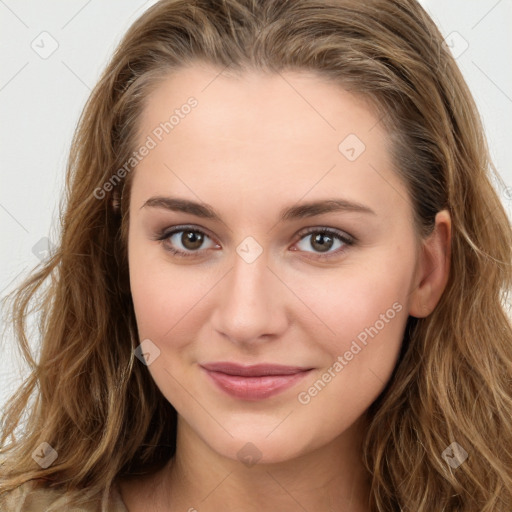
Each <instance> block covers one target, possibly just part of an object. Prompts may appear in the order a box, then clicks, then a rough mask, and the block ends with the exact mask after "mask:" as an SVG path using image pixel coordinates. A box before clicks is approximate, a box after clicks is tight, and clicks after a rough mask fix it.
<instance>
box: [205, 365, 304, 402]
mask: <svg viewBox="0 0 512 512" xmlns="http://www.w3.org/2000/svg"><path fill="white" fill-rule="evenodd" d="M200 366H201V369H202V370H203V371H204V372H205V373H206V375H207V377H208V378H209V379H210V381H211V382H212V383H213V384H214V385H215V386H216V387H217V389H220V390H222V391H223V392H224V393H226V394H228V395H230V396H232V397H234V398H238V399H242V400H248V401H256V400H263V399H265V398H270V397H271V396H274V395H277V394H279V393H282V392H284V391H285V390H287V389H289V388H291V387H292V386H294V385H296V384H297V383H298V382H299V381H301V380H303V379H304V378H305V377H306V376H307V375H309V374H310V373H311V371H312V370H313V368H304V367H298V366H283V365H272V364H259V365H253V366H242V365H238V364H234V363H224V362H220V363H208V364H203V365H200Z"/></svg>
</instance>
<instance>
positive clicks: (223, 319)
mask: <svg viewBox="0 0 512 512" xmlns="http://www.w3.org/2000/svg"><path fill="white" fill-rule="evenodd" d="M268 263H269V261H268V258H267V252H266V251H263V248H261V249H258V248H257V246H256V245H255V244H254V241H251V240H248V241H246V242H245V243H244V242H242V243H241V244H240V245H239V246H238V248H237V254H236V255H235V256H234V261H233V268H232V270H231V272H229V273H228V275H227V276H226V279H225V280H224V282H223V284H222V287H221V288H220V289H219V292H218V299H217V301H216V312H215V315H214V318H215V328H216V329H217V330H218V331H219V332H221V333H223V334H224V335H226V336H228V337H229V338H231V339H232V340H233V341H236V342H247V341H252V340H256V339H258V338H259V337H261V336H263V335H275V334H278V333H279V331H280V329H281V327H283V319H284V316H285V315H284V308H283V305H282V304H279V301H282V300H283V299H284V298H283V295H282V290H278V289H277V288H278V287H279V286H282V283H280V282H279V280H278V279H277V278H276V277H275V276H274V275H273V273H272V272H271V271H270V269H269V268H268V267H267V265H268Z"/></svg>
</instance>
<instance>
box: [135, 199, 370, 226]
mask: <svg viewBox="0 0 512 512" xmlns="http://www.w3.org/2000/svg"><path fill="white" fill-rule="evenodd" d="M145 207H151V208H162V209H165V210H169V211H176V212H184V213H190V214H192V215H195V216H196V217H201V218H204V219H211V220H215V221H218V222H223V221H222V219H221V217H220V215H219V214H217V213H216V212H215V210H214V209H213V207H211V206H210V205H209V204H206V203H198V202H195V201H190V200H188V199H180V198H177V197H164V196H154V197H150V198H149V199H148V200H147V201H146V202H145V203H144V204H143V205H142V206H141V209H142V208H145ZM331 212H357V213H367V214H371V215H377V214H376V213H375V212H374V211H373V210H372V209H371V208H369V207H368V206H365V205H363V204H361V203H357V202H353V201H348V200H346V199H340V198H333V199H323V200H320V201H310V202H307V203H301V204H298V205H293V206H288V207H286V208H283V209H282V210H281V212H280V214H279V220H280V221H281V222H283V221H290V220H294V219H304V218H307V217H314V216H315V215H321V214H323V213H331Z"/></svg>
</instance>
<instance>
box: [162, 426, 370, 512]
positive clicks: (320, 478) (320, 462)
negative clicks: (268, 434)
mask: <svg viewBox="0 0 512 512" xmlns="http://www.w3.org/2000/svg"><path fill="white" fill-rule="evenodd" d="M362 422H363V419H362V418H361V419H360V420H359V421H358V422H356V423H355V424H353V425H352V426H351V427H350V428H349V429H348V430H347V431H345V432H344V433H343V434H342V435H340V436H339V437H337V438H335V439H333V440H332V441H331V442H329V443H327V444H324V445H323V446H321V447H320V448H318V449H315V450H312V451H309V452H307V453H305V454H302V455H300V456H298V457H296V458H294V459H292V460H286V461H282V462H276V463H269V464H254V465H251V466H249V465H246V464H244V463H243V462H241V461H239V460H233V459H231V458H227V457H223V456H221V455H219V454H218V453H216V452H214V451H213V450H211V448H209V446H208V445H206V444H205V443H204V441H203V440H202V439H200V438H198V437H197V436H196V435H195V433H194V431H193V430H192V429H191V428H190V427H189V426H188V425H187V424H186V423H185V422H184V421H182V420H181V418H179V419H178V436H177V449H176V455H175V456H174V457H173V458H172V459H171V460H170V461H169V463H168V464H167V465H166V466H165V467H164V468H163V469H162V470H161V471H160V472H159V475H158V478H157V481H158V484H157V488H158V489H157V493H156V494H157V495H158V496H159V498H158V501H159V503H161V504H162V506H161V510H166V511H172V512H174V511H185V510H186V511H190V512H194V510H197V511H201V512H218V511H219V510H225V508H226V504H227V503H229V509H230V510H244V512H259V511H261V510H279V511H280V512H292V511H293V512H296V511H297V510H304V511H312V510H314V511H315V512H348V511H350V512H368V510H369V506H368V496H369V488H370V480H369V475H368V473H367V472H366V471H365V469H364V466H363V464H362V460H361V453H362V451H361V440H362V434H363V433H364V429H363V428H362V426H363V425H362Z"/></svg>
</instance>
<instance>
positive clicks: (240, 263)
mask: <svg viewBox="0 0 512 512" xmlns="http://www.w3.org/2000/svg"><path fill="white" fill-rule="evenodd" d="M219 73H220V70H219V69H216V68H210V67H206V66H203V65H201V66H200V65H199V64H197V65H194V66H191V67H189V68H186V69H182V70H180V71H178V72H176V73H175V74H173V75H172V76H171V77H168V78H166V79H165V80H164V81H163V82H161V83H160V84H159V85H158V87H157V88H156V89H155V90H154V91H153V93H152V94H151V95H150V96H149V97H148V98H147V104H146V107H145V109H144V111H143V114H142V116H141V118H140V132H139V133H140V142H141V143H142V142H143V141H144V140H145V139H146V137H147V136H148V135H149V134H151V133H152V130H154V128H155V127H156V126H158V125H159V123H161V122H162V121H164V120H166V119H168V117H169V114H168V113H172V111H173V110H174V109H175V108H179V107H180V106H181V105H183V104H184V103H185V102H186V100H187V98H188V97H190V96H194V97H195V98H196V99H197V100H198V106H197V107H196V108H195V109H193V110H192V111H191V112H190V114H188V115H187V116H185V117H184V118H183V119H181V120H180V122H179V124H178V125H176V126H175V127H174V129H173V130H172V131H170V132H169V134H168V135H166V136H165V137H164V138H163V140H162V141H161V142H159V143H158V144H157V146H156V147H155V148H154V149H152V150H151V151H150V152H149V154H148V155H147V156H146V157H145V158H144V159H143V160H142V161H141V162H140V163H139V164H138V165H137V167H136V171H135V174H134V176H133V178H134V181H133V187H132V191H131V199H130V228H129V235H128V253H129V266H130V283H131V291H132V295H133V301H134V305H135V311H136V317H137V324H138V329H139V335H140V339H141V340H144V339H150V340H151V341H152V343H154V345H155V346H157V347H158V349H159V350H160V354H159V355H158V357H156V358H155V359H154V362H152V363H151V364H150V365H149V366H148V367H147V370H148V371H149V372H150V374H151V376H152V377H153V379H154V381H155V383H156V385H157V386H158V387H159V389H160V390H161V391H162V393H163V394H164V396H165V397H166V398H167V399H168V400H169V402H170V403H172V405H173V406H174V407H175V408H176V410H177V412H178V439H177V452H176V453H177V455H176V456H175V457H174V458H173V459H172V460H170V461H169V463H168V465H167V466H165V467H164V468H163V469H162V470H160V471H159V472H157V473H155V474H152V475H150V476H149V477H144V478H138V479H134V478H131V479H125V480H123V481H121V491H122V496H123V500H124V501H125V503H126V504H127V506H128V508H129V510H130V511H131V512H132V511H138V510H148V509H151V510H166V511H173V512H174V511H178V510H180V511H187V510H190V511H191V512H192V510H194V508H195V509H196V510H198V511H201V512H209V511H218V510H233V511H235V510H244V511H246V512H252V511H254V512H256V511H258V512H259V511H261V510H267V511H276V510H279V511H281V512H283V511H290V512H291V511H294V512H295V511H297V510H310V511H311V510H315V511H316V512H324V511H350V512H366V511H368V510H369V509H368V505H367V499H368V495H369V477H368V475H367V474H366V473H365V471H364V469H363V466H362V463H361V448H360V443H361V439H362V435H363V433H364V430H365V425H366V423H365V412H366V410H367V409H368V407H369V406H370V405H371V403H372V402H373V401H374V400H375V399H376V398H377V397H378V395H379V394H380V393H381V391H382V390H383V389H384V387H385V385H386V383H387V381H388V380H389V378H390V376H391V373H392V371H393V369H394V367H395V365H396V361H397V357H398V354H399V350H400V346H401V343H402V339H403V333H404V329H405V325H406V321H407V317H408V315H412V316H416V317H424V316H427V315H429V314H430V313H431V311H432V310H433V309H434V307H435V305H436V304H437V303H438V301H439V298H440V296H441V294H442V292H443V290H444V288H445V286H446V282H447V279H448V270H449V257H450V230H451V223H450V217H449V214H448V212H446V211H443V212H440V213H438V215H437V217H436V229H435V231H434V233H433V234H432V235H431V236H430V237H429V238H428V239H426V240H424V241H420V240H419V239H418V238H417V235H416V233H415V231H414V227H413V223H412V222H413V221H412V219H413V217H412V211H413V210H412V203H411V201H410V199H409V197H408V194H407V191H406V188H405V185H404V184H403V183H401V181H400V180H399V178H398V176H397V175H396V174H395V171H394V170H393V165H392V162H391V160H390V157H389V153H388V149H387V147H386V131H385V129H384V127H383V126H382V124H381V123H379V118H378V117H377V115H376V114H374V113H373V112H372V110H371V108H370V107H369V105H368V104H367V103H366V102H365V101H364V100H363V99H362V98H360V97H358V96H355V95H353V94H351V93H348V92H347V91H344V90H343V89H341V88H340V87H339V86H336V85H334V84H332V83H328V82H326V81H325V80H323V79H322V78H321V77H319V76H316V75H313V74H310V73H306V72H300V73H298V72H286V73H282V74H281V75H279V74H271V75H269V74H267V75H265V74H263V73H259V72H255V71H251V72H248V71H247V72H245V73H243V74H242V75H240V76H234V75H229V76H228V75H225V74H219ZM348 134H356V135H357V137H358V138H359V139H360V140H361V141H363V143H364V144H365V146H366V149H365V151H364V152H363V153H361V155H360V156H359V157H358V158H357V159H356V160H354V161H349V160H348V159H347V158H346V157H345V156H344V155H343V154H342V153H341V152H340V151H339V149H338V146H339V144H340V142H341V141H342V140H344V138H345V137H346V136H347V135H348ZM372 166H373V167H372ZM377 170H378V172H377ZM171 195H172V196H174V197H179V198H183V199H190V200H193V201H198V202H204V203H207V204H209V205H211V206H212V207H213V208H214V209H215V210H216V212H217V213H218V214H219V216H220V217H221V219H222V222H218V221H215V220H212V219H204V218H199V217H196V216H194V215H192V214H190V213H184V212H176V211H168V210H166V209H163V208H156V207H149V206H143V205H144V204H145V202H146V201H147V200H148V199H149V198H150V197H153V196H171ZM341 197H343V198H345V199H347V200H350V201H354V202H359V203H362V204H364V205H366V206H367V207H369V208H371V209H372V210H374V212H375V214H374V215H372V214H367V213H362V212H353V211H352V212H347V211H341V212H330V213H323V214H320V215H317V216H315V217H311V218H303V219H294V220H288V221H283V222H280V221H279V212H280V211H281V209H283V208H285V207H287V206H291V205H296V204H298V203H304V202H306V201H314V200H319V199H326V198H341ZM182 224H186V225H187V226H189V227H188V229H192V228H194V229H199V230H201V231H202V232H203V233H205V235H206V236H205V237H204V241H203V244H202V245H200V244H197V245H196V246H194V245H193V244H191V243H190V242H189V243H188V244H187V240H186V239H183V238H182V236H181V235H182V234H183V233H179V234H178V235H174V236H172V238H168V239H167V242H165V243H163V244H162V242H159V241H155V240H154V238H155V236H156V234H158V232H159V230H162V229H164V228H171V227H173V226H178V225H182ZM310 227H313V228H323V227H329V228H332V229H334V230H337V231H339V232H340V233H341V234H342V235H343V234H348V235H351V236H352V237H355V238H356V239H357V242H356V243H355V244H354V245H352V246H348V245H345V244H344V243H343V242H341V241H338V240H337V239H333V240H332V242H331V245H330V246H329V247H328V249H327V253H329V254H331V256H332V257H331V258H330V259H326V260H323V261H322V260H320V259H318V257H319V256H321V255H322V254H324V253H323V252H322V251H321V249H319V248H318V245H317V244H314V242H313V237H314V236H315V234H313V235H312V236H311V235H310V234H309V235H308V234H302V232H303V231H304V230H305V228H310ZM186 229H187V228H186V227H185V228H184V230H185V231H186ZM185 234H186V233H185ZM248 236H251V237H253V238H254V239H255V240H256V241H257V243H258V244H259V246H260V247H261V249H262V250H263V252H262V253H261V254H260V255H259V257H258V258H256V259H255V261H253V262H252V263H247V262H246V261H245V260H244V259H243V258H242V257H240V256H239V254H238V253H237V250H236V249H237V247H238V246H239V245H240V244H241V242H243V241H244V239H246V237H248ZM169 246H171V247H174V248H175V249H179V250H182V251H185V252H187V251H188V252H190V253H193V252H194V251H196V253H197V254H199V255H197V254H196V255H195V256H193V257H190V258H179V257H176V256H174V255H172V254H170V253H169V252H168V251H167V250H166V247H167V248H169ZM194 247H196V248H194ZM197 247H199V249H197ZM293 248H295V250H294V249H293ZM340 249H343V252H338V251H339V250H340ZM394 303H395V304H396V303H398V304H399V305H400V306H401V311H399V312H396V314H395V315H394V318H393V319H392V320H389V321H388V322H386V323H385V326H384V327H383V328H382V329H380V330H379V332H378V334H377V335H376V336H374V337H373V338H369V339H368V343H367V345H366V346H364V348H363V349H362V350H361V351H360V352H359V353H357V355H354V356H353V358H352V359H351V360H350V361H346V362H347V364H346V366H344V367H343V370H342V371H340V372H338V373H336V376H335V377H334V378H332V379H331V381H330V382H329V383H328V384H327V385H326V386H325V387H324V388H323V389H322V390H321V391H320V392H318V394H317V395H316V396H314V397H312V398H311V400H310V402H309V403H307V404H302V403H300V402H299V401H298V398H297V395H298V394H299V393H300V392H303V391H307V390H308V388H310V387H311V386H312V385H313V384H314V383H315V382H316V381H317V380H318V379H321V378H322V375H323V374H325V373H326V372H328V369H329V368H330V367H331V368H332V366H333V363H334V362H335V361H336V360H337V358H338V356H340V355H341V356H342V355H343V354H344V353H346V352H347V351H348V350H349V349H350V346H351V343H352V342H353V340H355V339H356V337H357V335H358V334H360V333H361V332H362V331H364V329H365V328H366V327H369V326H373V325H375V324H376V321H377V320H379V318H382V317H381V316H380V315H381V314H385V313H386V311H387V310H389V309H390V308H392V305H393V304H394ZM212 361H236V362H240V363H243V364H255V363H261V362H266V363H276V364H288V365H297V366H302V367H309V368H311V367H312V368H314V371H313V372H312V373H311V374H310V375H309V376H308V377H307V378H306V380H304V381H302V382H301V383H299V384H298V385H297V386H294V387H292V388H291V389H288V390H286V391H284V392H283V393H281V394H279V395H277V396H274V397H271V398H267V399H264V400H260V401H257V402H249V401H244V400H241V399H237V398H233V397H231V396H229V395H227V394H224V393H223V392H222V391H220V390H218V389H216V387H214V386H213V385H212V384H211V383H210V381H209V380H208V379H207V378H206V377H205V375H204V374H203V373H202V371H201V369H200V368H199V363H205V362H212ZM248 442H250V443H252V444H253V445H254V446H255V447H257V450H258V451H259V453H260V455H261V458H260V459H259V461H258V462H257V463H256V464H254V465H251V466H250V467H249V466H248V465H245V464H244V463H243V461H241V460H239V457H238V456H237V453H238V452H239V450H240V449H241V448H242V447H243V446H244V445H246V443H248ZM226 504H229V507H228V508H226ZM148 507H149V508H148Z"/></svg>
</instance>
